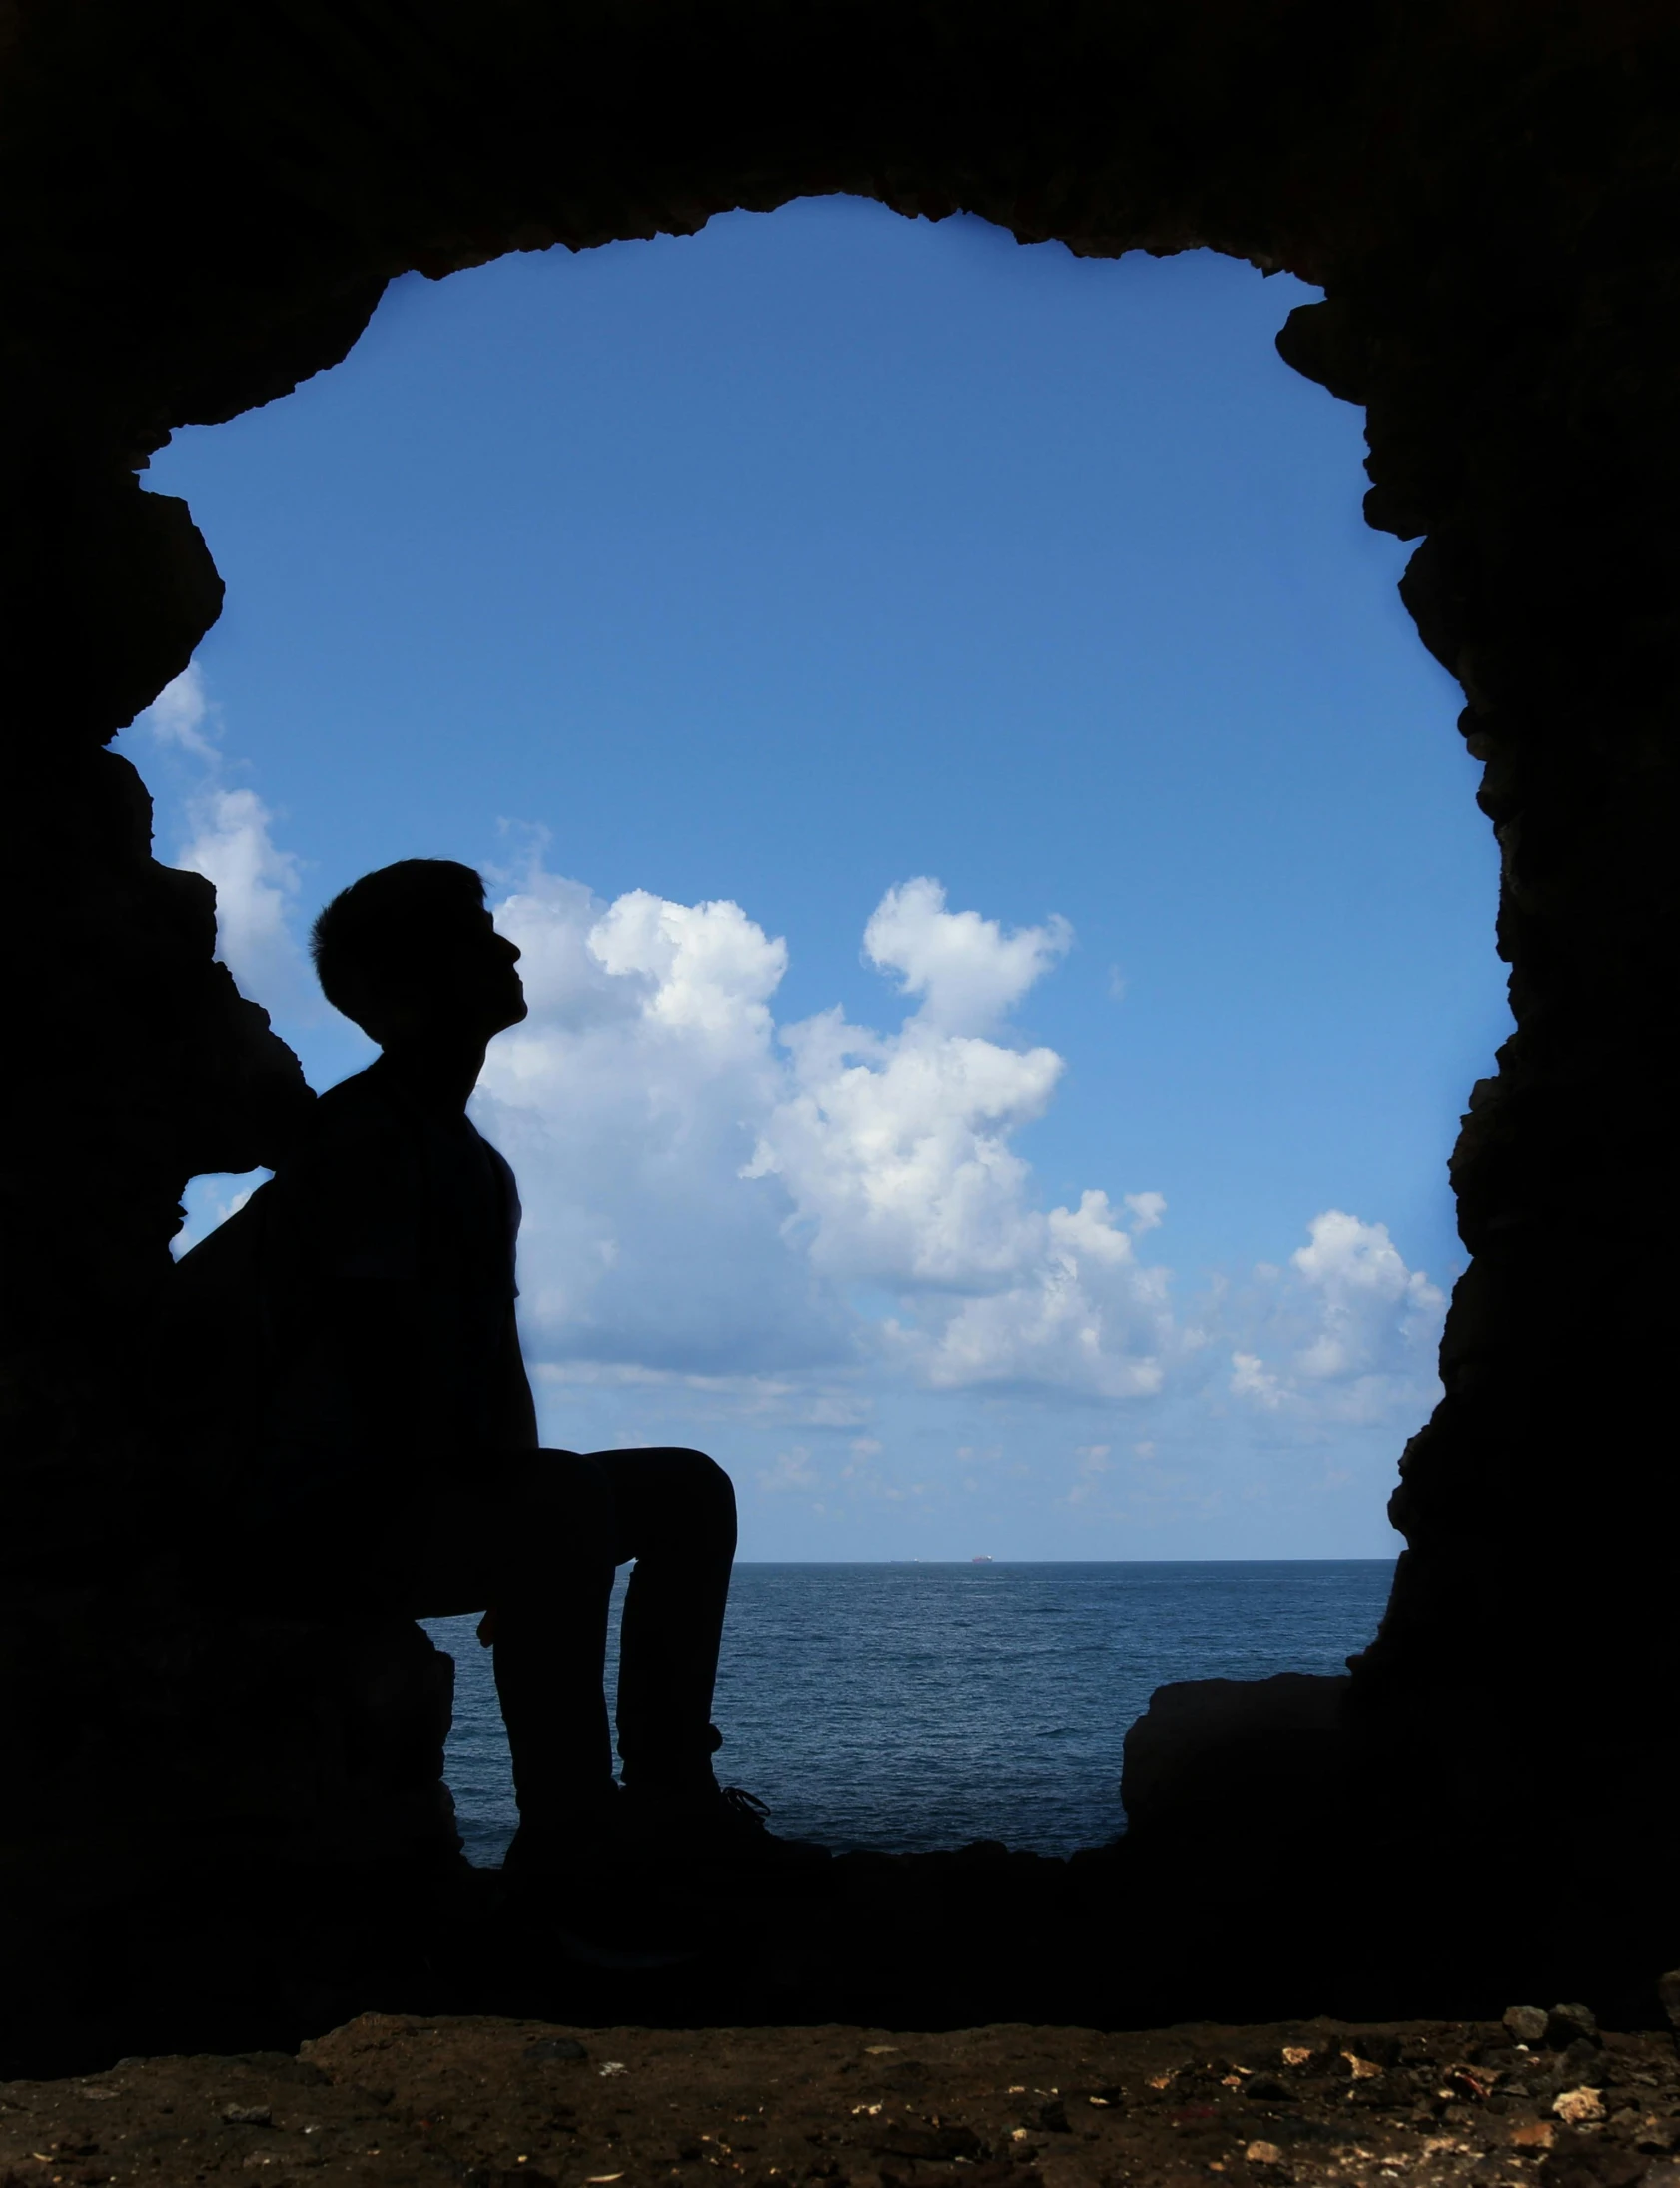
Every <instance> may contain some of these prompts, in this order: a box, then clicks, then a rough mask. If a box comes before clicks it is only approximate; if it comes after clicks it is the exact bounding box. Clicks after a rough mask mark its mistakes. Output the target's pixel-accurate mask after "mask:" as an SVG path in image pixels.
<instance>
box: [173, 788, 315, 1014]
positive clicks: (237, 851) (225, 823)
mask: <svg viewBox="0 0 1680 2188" xmlns="http://www.w3.org/2000/svg"><path fill="white" fill-rule="evenodd" d="M187 810H188V820H189V824H190V826H191V827H192V829H193V835H192V837H191V839H190V840H189V841H188V842H186V843H184V844H183V845H182V846H181V849H180V851H179V853H178V854H177V856H176V860H175V863H176V864H177V865H178V866H181V867H184V868H185V869H186V870H187V871H188V872H189V873H202V874H203V875H204V877H205V879H206V880H207V881H210V882H213V883H214V884H215V888H216V954H217V955H218V956H219V957H220V958H221V960H222V962H223V963H224V964H225V965H226V966H227V968H228V970H229V971H230V972H231V973H232V974H233V976H234V978H235V980H236V981H237V982H238V983H239V990H240V993H241V994H242V995H248V996H250V997H251V998H252V1000H253V1001H254V1002H259V1003H263V1004H264V1005H266V1006H267V1007H268V1008H270V1009H271V1010H273V1009H280V1010H291V1011H296V1010H297V1009H298V1007H299V1006H300V1004H302V1003H304V1002H305V1001H306V999H307V997H308V994H309V988H308V979H307V974H306V970H305V964H304V956H303V952H302V950H301V949H300V948H299V946H298V941H297V937H296V936H295V934H294V933H293V931H292V927H291V924H290V916H289V915H290V913H291V910H292V907H293V903H294V900H295V899H296V897H297V894H298V861H297V858H296V856H295V855H294V854H293V853H292V852H290V851H283V850H281V849H279V848H278V847H277V845H276V843H275V840H274V837H273V835H272V833H271V829H272V825H273V817H274V816H273V815H272V814H271V813H270V811H269V809H268V807H267V806H266V805H265V804H264V803H263V801H262V799H261V798H260V797H259V796H258V795H257V793H256V791H255V790H226V789H220V788H211V789H207V790H205V791H204V792H203V793H202V795H200V796H198V797H195V798H193V799H191V800H190V801H189V804H188V808H187Z"/></svg>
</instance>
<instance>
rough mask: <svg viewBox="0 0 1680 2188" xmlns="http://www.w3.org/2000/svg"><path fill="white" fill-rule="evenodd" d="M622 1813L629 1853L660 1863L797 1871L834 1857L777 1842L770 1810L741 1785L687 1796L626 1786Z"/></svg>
mask: <svg viewBox="0 0 1680 2188" xmlns="http://www.w3.org/2000/svg"><path fill="white" fill-rule="evenodd" d="M621 1813H622V1816H623V1831H622V1836H621V1841H620V1842H621V1843H622V1844H623V1846H624V1848H625V1850H626V1851H633V1852H637V1853H642V1854H646V1855H650V1856H653V1857H655V1858H659V1859H673V1860H679V1861H681V1860H688V1861H699V1862H707V1863H710V1862H724V1863H729V1864H734V1863H740V1864H742V1865H743V1866H747V1867H775V1868H792V1867H811V1866H814V1865H816V1864H818V1863H821V1862H824V1861H826V1860H828V1858H829V1852H828V1848H827V1847H826V1846H817V1845H813V1844H811V1843H810V1842H809V1841H808V1840H805V1839H800V1838H778V1837H777V1836H776V1834H775V1833H774V1832H773V1831H772V1830H771V1829H770V1828H769V1826H768V1822H767V1820H766V1819H767V1818H768V1816H769V1813H770V1810H769V1808H768V1807H767V1806H766V1805H765V1803H764V1802H763V1801H762V1800H760V1799H759V1798H758V1796H757V1795H756V1794H755V1793H749V1792H747V1791H746V1790H744V1788H743V1787H741V1786H739V1785H719V1784H718V1783H717V1782H716V1781H715V1780H712V1781H711V1782H709V1783H706V1784H704V1785H700V1786H696V1787H695V1788H694V1789H693V1790H691V1791H685V1792H672V1791H669V1790H665V1791H657V1792H655V1791H646V1790H642V1789H640V1788H638V1787H635V1786H629V1785H626V1786H625V1788H624V1791H623V1794H622V1796H621Z"/></svg>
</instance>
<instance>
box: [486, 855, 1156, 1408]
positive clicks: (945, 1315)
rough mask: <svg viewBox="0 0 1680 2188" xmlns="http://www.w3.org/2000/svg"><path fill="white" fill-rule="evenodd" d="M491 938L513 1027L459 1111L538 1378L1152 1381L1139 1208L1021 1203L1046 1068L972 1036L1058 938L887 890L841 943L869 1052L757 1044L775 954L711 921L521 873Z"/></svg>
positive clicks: (1150, 1277) (1151, 1216)
mask: <svg viewBox="0 0 1680 2188" xmlns="http://www.w3.org/2000/svg"><path fill="white" fill-rule="evenodd" d="M496 918H497V923H498V924H499V925H500V926H501V928H502V929H503V931H504V932H506V933H507V934H509V935H511V937H512V938H513V939H514V940H515V941H516V942H517V943H518V944H519V946H520V949H521V950H522V951H523V953H524V960H523V966H522V970H523V971H524V973H525V975H526V990H527V996H528V999H529V1002H530V1016H529V1018H528V1019H527V1020H526V1022H525V1024H524V1025H522V1026H521V1027H519V1028H517V1029H516V1030H515V1031H514V1032H513V1033H512V1034H510V1035H508V1036H506V1037H505V1038H504V1039H503V1040H501V1041H499V1042H498V1043H497V1044H496V1046H495V1049H494V1051H493V1052H492V1056H491V1060H490V1063H489V1066H488V1068H487V1070H486V1073H485V1078H484V1082H483V1087H482V1091H481V1094H480V1098H479V1099H480V1109H481V1115H482V1120H483V1122H484V1124H485V1127H486V1129H487V1130H489V1131H490V1133H491V1135H492V1137H494V1138H496V1139H497V1140H498V1142H499V1143H500V1144H501V1145H502V1146H503V1147H504V1148H505V1149H506V1151H507V1153H508V1154H509V1156H510V1158H511V1159H512V1161H513V1163H514V1167H515V1169H516V1170H517V1172H518V1174H519V1177H520V1179H521V1188H522V1191H523V1194H524V1198H525V1203H526V1207H527V1218H526V1229H525V1233H524V1245H523V1248H522V1261H521V1267H522V1271H523V1272H524V1273H523V1276H522V1282H523V1283H524V1285H525V1319H526V1326H527V1329H528V1331H529V1333H530V1336H531V1340H532V1342H533V1344H534V1345H535V1347H536V1348H537V1349H538V1350H539V1351H540V1352H541V1353H542V1354H543V1356H544V1357H546V1358H548V1359H549V1360H551V1361H563V1360H566V1359H579V1360H581V1359H589V1360H595V1361H600V1360H618V1361H637V1362H641V1363H644V1364H652V1365H655V1366H657V1367H659V1368H662V1369H665V1370H668V1371H670V1372H672V1373H679V1374H687V1375H690V1376H707V1375H717V1374H728V1373H735V1374H739V1375H742V1376H750V1375H755V1374H763V1373H765V1372H767V1371H770V1370H785V1369H787V1368H789V1367H803V1368H805V1369H807V1370H814V1369H818V1368H827V1369H831V1370H832V1369H834V1368H838V1367H844V1366H851V1367H853V1368H856V1369H858V1370H860V1371H861V1370H866V1369H869V1368H871V1367H872V1368H874V1369H876V1370H885V1371H887V1372H888V1373H892V1374H898V1375H901V1376H903V1377H906V1378H908V1379H909V1380H910V1381H912V1382H914V1383H917V1384H920V1385H922V1386H924V1387H927V1388H932V1389H935V1390H957V1389H963V1388H970V1387H981V1386H985V1387H999V1388H1002V1387H1010V1388H1029V1387H1037V1386H1045V1385H1049V1386H1061V1387H1071V1388H1074V1389H1077V1390H1079V1391H1081V1392H1084V1393H1087V1394H1090V1395H1095V1396H1108V1397H1121V1396H1129V1395H1136V1394H1141V1393H1147V1392H1149V1391H1153V1390H1155V1389H1157V1388H1159V1386H1160V1383H1161V1379H1162V1375H1163V1360H1164V1358H1165V1357H1166V1356H1167V1355H1168V1354H1169V1353H1172V1352H1175V1351H1182V1350H1183V1347H1184V1343H1185V1340H1184V1338H1183V1336H1182V1334H1181V1333H1178V1332H1176V1331H1175V1330H1174V1329H1173V1327H1172V1317H1171V1311H1170V1308H1169V1305H1168V1299H1167V1289H1168V1278H1167V1273H1166V1271H1165V1270H1161V1269H1156V1268H1151V1267H1147V1266H1145V1265H1144V1264H1143V1263H1142V1262H1140V1260H1139V1258H1138V1254H1137V1250H1136V1247H1135V1244H1134V1239H1133V1236H1132V1235H1131V1234H1132V1233H1138V1234H1142V1233H1143V1232H1144V1231H1147V1230H1149V1229H1151V1228H1153V1227H1155V1226H1156V1225H1158V1224H1159V1223H1160V1221H1161V1218H1162V1213H1163V1210H1164V1208H1165V1202H1164V1201H1163V1199H1162V1197H1161V1195H1160V1194H1158V1193H1151V1192H1145V1193H1140V1194H1133V1195H1131V1196H1129V1197H1128V1199H1127V1200H1126V1202H1125V1203H1124V1206H1123V1207H1119V1208H1117V1207H1114V1206H1111V1204H1110V1202H1109V1200H1108V1197H1107V1196H1106V1194H1104V1193H1102V1192H1099V1191H1091V1192H1087V1193H1086V1194H1084V1195H1083V1196H1082V1198H1081V1200H1080V1203H1079V1205H1078V1206H1077V1207H1075V1208H1053V1209H1050V1210H1045V1209H1043V1208H1042V1207H1041V1206H1040V1205H1039V1204H1038V1200H1037V1197H1036V1195H1035V1192H1034V1181H1033V1178H1032V1174H1031V1171H1030V1169H1029V1167H1028V1165H1027V1164H1026V1163H1025V1162H1024V1161H1023V1160H1022V1158H1021V1157H1020V1156H1019V1155H1018V1154H1017V1153H1016V1152H1015V1151H1014V1149H1013V1148H1012V1147H1011V1145H1010V1140H1011V1137H1012V1135H1013V1134H1014V1133H1016V1132H1017V1131H1019V1129H1020V1128H1021V1127H1022V1126H1023V1125H1025V1124H1027V1123H1029V1122H1031V1121H1032V1120H1033V1119H1034V1118H1036V1117H1039V1116H1041V1115H1042V1114H1043V1112H1044V1110H1045V1107H1046V1105H1047V1104H1048V1102H1049V1101H1050V1099H1051V1096H1052V1094H1053V1093H1054V1090H1055V1087H1056V1083H1057V1081H1058V1079H1059V1077H1060V1076H1061V1072H1062V1060H1061V1058H1060V1057H1059V1056H1057V1055H1056V1054H1055V1053H1054V1052H1053V1051H1052V1050H1050V1049H1047V1048H1042V1047H1036V1048H1028V1047H1018V1046H1011V1045H1009V1044H1008V1043H1007V1042H1006V1041H1005V1040H1004V1039H1002V1038H993V1037H987V1036H986V1035H985V1034H982V1033H981V1032H979V1031H977V1030H975V1029H976V1028H978V1027H981V1026H987V1027H990V1028H992V1029H993V1031H994V1033H995V1032H996V1029H997V1026H998V1022H999V1020H1000V1018H1001V1016H1002V1014H1003V1013H1004V1012H1006V1011H1007V1010H1008V1009H1009V1008H1010V1007H1011V1005H1012V1004H1013V1003H1015V1002H1017V1001H1019V999H1020V998H1021V996H1022V995H1024V994H1025V993H1026V991H1027V989H1028V988H1029V987H1030V986H1031V984H1032V983H1033V982H1034V981H1035V980H1037V979H1039V978H1041V977H1042V976H1043V975H1044V973H1045V972H1047V971H1048V970H1049V969H1050V968H1051V967H1052V966H1053V965H1054V964H1055V963H1056V961H1057V959H1058V958H1059V957H1060V955H1061V954H1062V952H1063V951H1064V950H1065V949H1066V947H1067V945H1068V941H1069V939H1070V937H1069V932H1068V929H1067V926H1066V923H1065V922H1063V921H1061V920H1050V921H1047V922H1046V923H1045V924H1044V925H1043V926H1040V927H1033V928H1029V929H1026V930H1024V931H1021V932H1016V933H1009V932H1006V931H1005V930H1004V929H1003V928H1001V927H1000V926H999V924H998V923H997V922H996V921H995V920H988V919H983V918H981V917H980V915H979V914H978V913H975V912H968V911H962V912H952V911H949V910H948V909H947V908H946V903H945V894H944V891H943V890H942V889H941V888H940V887H939V885H938V883H937V882H934V881H930V880H925V879H923V880H917V881H912V882H908V883H906V884H904V885H903V886H902V887H900V888H896V889H893V890H889V891H888V893H887V895H886V896H885V897H884V898H883V899H882V902H881V904H880V905H879V906H878V907H877V909H876V911H875V913H874V915H873V916H872V917H871V919H870V921H869V924H868V927H867V928H866V930H865V951H866V955H867V956H868V957H869V959H870V960H871V961H872V962H874V963H876V964H877V965H878V966H880V967H881V969H883V970H884V971H886V972H888V973H896V974H897V975H899V976H900V982H901V986H902V988H903V990H904V992H905V993H906V994H907V995H909V996H910V997H912V998H914V1000H915V1008H914V1009H913V1010H912V1011H911V1012H910V1013H909V1015H908V1016H906V1017H905V1018H904V1019H903V1020H902V1021H901V1022H900V1024H899V1025H898V1027H897V1028H896V1030H893V1031H880V1030H877V1029H875V1028H872V1027H868V1026H858V1025H853V1024H850V1023H849V1022H848V1021H847V1020H846V1018H845V1016H844V1015H843V1013H842V1012H841V1011H839V1010H838V1009H836V1010H831V1011H826V1012H823V1013H821V1014H820V1015H818V1016H817V1017H814V1018H810V1019H806V1020H804V1021H802V1022H800V1023H797V1024H792V1025H787V1026H782V1027H778V1026H777V1024H776V1022H775V1019H774V1009H773V1006H774V998H775V994H776V990H777V988H778V987H779V985H780V982H781V980H782V977H783V974H784V972H785V970H786V965H787V951H786V946H785V944H784V943H782V942H781V941H780V940H776V939H773V938H771V937H770V936H768V935H766V934H765V933H764V931H763V930H762V929H761V928H760V927H758V926H757V925H756V924H755V923H754V922H753V921H752V920H751V919H749V918H748V917H747V915H746V914H745V912H743V911H742V909H741V908H740V907H739V906H738V905H736V904H733V903H709V904H699V905H682V904H675V903H671V902H668V901H666V900H664V899H662V898H659V897H655V896H652V895H650V894H649V893H648V892H646V891H645V890H636V891H632V892H631V893H629V894H628V895H626V896H622V897H620V898H618V899H617V900H616V901H615V902H614V903H611V904H602V903H601V902H599V901H598V900H597V899H596V898H594V897H593V896H592V895H591V894H590V893H589V892H588V891H587V890H586V889H584V888H582V887H581V886H580V885H579V884H577V883H575V882H571V881H566V880H563V879H561V878H559V877H557V876H554V875H551V874H548V873H546V872H545V871H543V869H542V867H541V865H540V863H539V862H533V864H532V868H531V871H530V872H529V874H528V875H527V876H526V877H525V878H524V879H523V881H522V882H521V883H520V884H519V885H518V886H517V887H515V888H514V889H512V890H511V891H510V893H509V894H508V895H507V896H506V897H505V898H504V899H503V901H502V902H501V903H500V904H499V905H498V906H497V908H496ZM1128 1226H1130V1229H1129V1227H1128ZM863 1295H867V1296H868V1299H869V1300H870V1301H871V1302H872V1303H873V1304H871V1305H860V1298H861V1297H862V1296H863Z"/></svg>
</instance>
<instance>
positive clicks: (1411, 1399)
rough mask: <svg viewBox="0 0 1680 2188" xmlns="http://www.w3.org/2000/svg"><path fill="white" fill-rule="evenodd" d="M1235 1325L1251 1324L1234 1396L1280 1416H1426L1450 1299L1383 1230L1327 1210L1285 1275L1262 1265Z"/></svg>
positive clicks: (1235, 1357) (1234, 1377) (1238, 1356)
mask: <svg viewBox="0 0 1680 2188" xmlns="http://www.w3.org/2000/svg"><path fill="white" fill-rule="evenodd" d="M1255 1279H1256V1284H1255V1288H1254V1290H1253V1291H1252V1292H1251V1293H1250V1294H1249V1295H1248V1297H1247V1299H1246V1300H1242V1301H1237V1302H1234V1303H1233V1304H1232V1306H1231V1308H1230V1310H1229V1313H1228V1316H1227V1319H1228V1322H1230V1323H1231V1324H1232V1325H1233V1326H1236V1325H1240V1324H1242V1323H1244V1322H1246V1323H1247V1326H1248V1327H1247V1332H1246V1335H1247V1338H1248V1343H1247V1345H1246V1346H1240V1347H1239V1348H1238V1349H1237V1350H1234V1351H1233V1353H1232V1355H1231V1366H1232V1373H1231V1390H1232V1393H1233V1394H1234V1396H1236V1397H1238V1398H1242V1399H1246V1400H1248V1401H1250V1402H1251V1403H1252V1404H1254V1405H1256V1406H1258V1407H1260V1408H1261V1409H1262V1410H1264V1411H1266V1412H1268V1413H1273V1414H1292V1415H1296V1416H1314V1417H1316V1418H1319V1419H1322V1420H1326V1421H1337V1420H1339V1421H1369V1420H1373V1419H1376V1418H1378V1417H1380V1416H1381V1415H1383V1414H1385V1413H1389V1412H1394V1413H1404V1412H1406V1411H1407V1410H1413V1411H1415V1410H1421V1409H1423V1408H1425V1407H1427V1406H1428V1405H1429V1404H1430V1403H1431V1402H1432V1401H1433V1398H1434V1397H1435V1395H1436V1393H1437V1392H1438V1389H1439V1384H1438V1379H1437V1377H1436V1374H1435V1350H1436V1347H1437V1346H1438V1344H1439V1342H1440V1333H1441V1323H1442V1320H1443V1318H1444V1316H1445V1313H1446V1297H1445V1294H1444V1293H1443V1292H1442V1291H1441V1290H1440V1288H1439V1286H1438V1285H1435V1284H1432V1283H1431V1282H1430V1281H1429V1279H1428V1277H1427V1276H1425V1275H1424V1273H1423V1271H1422V1270H1421V1269H1409V1268H1407V1266H1406V1264H1405V1261H1404V1260H1403V1258H1402V1257H1401V1255H1400V1251H1399V1249H1398V1247H1396V1246H1395V1244H1394V1242H1393V1240H1392V1239H1391V1238H1390V1237H1389V1235H1388V1229H1387V1226H1386V1225H1385V1224H1381V1223H1365V1222H1362V1221H1361V1220H1360V1219H1359V1218H1358V1217H1357V1216H1350V1215H1348V1214H1347V1213H1346V1212H1345V1211H1344V1210H1342V1209H1339V1208H1327V1209H1325V1210H1324V1211H1323V1213H1322V1214H1321V1215H1316V1216H1314V1217H1313V1218H1312V1220H1311V1222H1310V1223H1309V1224H1308V1225H1307V1243H1306V1245H1304V1246H1301V1247H1298V1248H1297V1249H1296V1250H1295V1252H1294V1253H1292V1254H1291V1255H1290V1256H1289V1266H1288V1268H1287V1269H1277V1268H1272V1267H1270V1266H1269V1265H1264V1264H1262V1265H1261V1266H1260V1268H1259V1269H1257V1270H1256V1272H1255Z"/></svg>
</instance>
